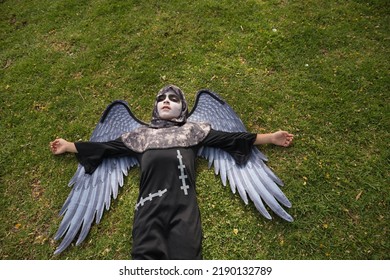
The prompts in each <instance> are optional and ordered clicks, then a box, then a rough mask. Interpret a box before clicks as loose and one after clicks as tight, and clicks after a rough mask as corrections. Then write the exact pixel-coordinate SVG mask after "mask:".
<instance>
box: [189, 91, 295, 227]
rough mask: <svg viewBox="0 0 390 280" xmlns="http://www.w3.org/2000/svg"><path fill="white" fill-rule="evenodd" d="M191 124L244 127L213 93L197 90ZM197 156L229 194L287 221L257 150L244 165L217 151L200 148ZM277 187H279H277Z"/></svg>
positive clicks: (278, 193) (275, 183) (276, 181)
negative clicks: (212, 170)
mask: <svg viewBox="0 0 390 280" xmlns="http://www.w3.org/2000/svg"><path fill="white" fill-rule="evenodd" d="M188 120H189V121H192V122H207V123H209V124H211V127H212V128H213V129H214V130H219V131H225V132H245V131H246V129H245V126H244V125H243V123H242V121H241V120H240V118H239V117H238V116H237V115H236V113H235V112H234V111H233V109H232V108H231V107H230V106H229V105H228V104H227V103H226V102H225V101H223V100H222V99H221V98H220V97H219V96H218V95H217V94H215V93H213V92H210V91H208V90H201V91H199V92H198V94H197V98H196V101H195V106H194V108H193V109H192V111H191V113H190V116H189V118H188ZM198 155H199V156H202V157H205V158H206V159H207V160H208V162H209V167H211V165H212V164H214V170H215V174H219V175H220V177H221V180H222V183H223V185H224V186H226V183H227V181H228V182H229V185H230V188H231V190H232V192H233V193H236V190H238V193H239V194H240V196H241V198H242V199H243V201H244V202H245V203H246V204H247V203H248V196H249V198H250V199H251V200H252V201H253V203H254V205H255V206H256V208H257V210H258V211H259V212H260V213H261V214H262V215H263V216H264V217H266V218H268V219H272V217H271V215H270V214H269V213H268V211H267V209H266V207H265V205H264V203H265V204H266V205H268V207H269V208H270V209H272V210H273V211H274V212H275V213H276V214H277V215H278V216H280V217H282V218H283V219H285V220H287V221H289V222H291V221H293V218H292V217H291V216H290V215H289V214H288V213H287V212H286V211H285V210H284V209H283V207H282V205H283V206H285V207H291V203H290V201H289V200H288V199H287V197H286V196H285V195H284V194H283V192H282V191H281V189H280V188H279V186H283V182H282V181H281V180H280V179H279V178H278V177H277V176H276V175H275V174H274V173H273V172H272V171H271V170H270V169H269V167H268V166H267V165H266V164H265V162H266V161H267V158H266V156H265V155H264V154H263V153H262V152H260V151H259V150H258V149H257V147H255V146H254V147H253V149H252V152H251V156H250V158H249V160H248V162H247V163H246V164H244V165H237V164H236V163H235V161H234V159H233V157H232V156H231V155H230V154H228V153H227V152H225V151H223V150H222V149H219V148H212V147H207V146H204V147H202V148H201V149H200V150H199V154H198ZM278 185H279V186H278Z"/></svg>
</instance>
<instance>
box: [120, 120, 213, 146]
mask: <svg viewBox="0 0 390 280" xmlns="http://www.w3.org/2000/svg"><path fill="white" fill-rule="evenodd" d="M210 129H211V126H210V125H209V124H206V123H192V122H187V123H185V124H183V125H182V126H171V127H165V128H159V129H155V128H151V127H148V126H142V127H139V128H137V129H135V130H133V131H131V132H128V133H125V134H123V135H122V136H121V138H122V141H123V143H124V144H125V145H126V146H127V147H128V148H129V149H131V150H132V151H134V152H137V153H143V152H145V151H146V150H150V149H168V148H175V147H192V146H195V145H198V144H199V143H200V142H202V141H203V140H204V139H205V138H206V136H207V135H208V134H209V132H210Z"/></svg>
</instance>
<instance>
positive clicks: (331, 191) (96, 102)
mask: <svg viewBox="0 0 390 280" xmlns="http://www.w3.org/2000/svg"><path fill="white" fill-rule="evenodd" d="M389 15H390V4H389V1H387V0H364V1H363V0H354V1H352V0H351V1H348V0H346V1H337V0H329V1H317V0H307V1H303V0H300V1H298V0H297V1H289V0H279V1H277V0H274V1H261V0H252V1H226V0H225V1H220V0H218V1H211V0H200V1H137V0H133V1H99V0H92V1H83V0H73V1H72V0H68V1H65V0H63V1H50V0H36V1H33V0H31V1H18V0H15V1H11V0H3V1H0V140H1V145H2V147H1V150H0V188H1V197H0V203H1V208H0V213H1V214H0V222H1V224H0V225H1V226H0V242H1V243H0V256H1V259H127V258H130V250H131V229H132V221H133V209H134V204H135V201H136V198H137V194H138V190H137V187H138V179H139V177H138V170H137V169H134V170H132V171H131V172H130V176H129V177H128V178H127V180H126V182H125V186H124V187H123V189H122V190H121V192H120V196H119V198H118V199H117V200H116V201H115V202H114V203H113V204H112V207H111V210H110V211H109V212H106V213H105V215H104V218H103V221H102V222H101V223H100V224H99V225H95V226H93V228H92V229H91V232H90V234H89V235H88V237H87V239H86V241H84V243H83V244H82V245H81V246H79V247H76V246H71V247H69V248H68V249H67V250H66V251H65V252H64V253H63V254H61V255H59V256H53V252H54V250H55V247H56V246H57V245H58V243H57V242H56V241H54V240H53V236H54V234H55V232H56V230H57V228H58V226H59V223H60V221H61V218H60V217H58V212H59V210H60V209H61V206H62V204H63V202H64V201H65V199H66V197H67V195H68V193H69V191H70V189H69V188H68V187H67V183H68V181H69V179H70V178H71V176H72V175H73V173H74V171H75V170H76V166H77V162H76V160H75V158H74V156H72V155H66V156H62V157H54V156H52V155H51V153H50V151H49V145H48V143H49V142H50V141H51V140H53V139H54V138H55V137H57V136H61V137H63V138H66V139H68V140H74V141H75V140H80V139H82V140H88V139H89V137H90V135H91V132H92V130H93V128H94V127H95V124H96V123H97V121H98V119H99V118H100V115H101V113H102V112H103V110H104V109H105V107H106V105H108V104H109V103H110V102H111V101H113V100H116V99H125V100H127V101H128V102H129V104H130V106H131V109H132V110H133V112H134V113H135V114H136V115H137V116H138V117H139V118H140V119H143V120H145V121H149V119H150V116H151V108H152V105H153V101H154V97H155V94H156V93H157V91H158V90H159V89H160V88H162V87H163V86H164V85H166V84H170V83H172V84H176V85H178V86H179V87H181V88H182V89H183V90H184V91H185V92H186V96H187V99H188V101H189V103H190V106H191V107H192V105H193V104H194V99H195V93H196V92H197V91H198V90H199V89H201V88H209V89H211V90H213V91H215V92H217V93H219V94H220V95H221V96H222V97H223V98H224V99H225V100H226V101H227V102H228V103H229V104H230V105H231V106H232V107H233V108H234V109H235V110H236V112H237V113H238V114H239V116H240V117H241V118H242V120H243V122H244V123H245V125H246V126H247V129H248V130H249V131H253V132H260V133H262V132H269V131H274V130H278V129H285V130H288V131H290V132H292V133H294V134H295V144H294V145H293V146H292V147H291V148H288V149H283V148H279V147H273V146H264V147H261V150H262V151H263V152H264V153H265V154H266V155H267V156H268V157H269V159H270V160H269V166H270V167H271V168H272V169H273V170H274V171H275V172H276V174H278V175H279V177H281V178H282V180H283V181H284V182H285V185H286V186H285V187H284V188H283V190H284V192H285V194H286V195H287V196H288V197H289V199H290V200H291V202H292V203H293V207H292V208H291V209H290V210H289V213H290V214H291V215H292V216H293V217H294V218H295V221H294V222H293V223H287V222H284V221H282V220H281V219H279V218H277V217H275V218H274V219H273V220H272V221H268V220H266V219H265V218H263V217H262V216H261V215H260V214H258V213H257V211H256V209H255V208H254V206H253V205H252V204H250V205H245V204H244V203H243V202H242V201H241V199H240V198H239V196H238V195H233V194H231V192H230V189H229V188H224V187H222V184H221V182H220V180H219V178H218V177H216V176H215V175H214V174H213V171H212V170H208V169H207V164H206V163H205V161H204V160H201V159H200V160H199V165H198V184H197V187H198V199H199V204H200V208H201V213H202V223H203V230H204V242H203V254H204V258H205V259H325V260H327V259H389V257H390V253H389V252H390V242H389V238H390V237H389V221H390V219H389V210H390V202H389V198H390V182H389V149H390V144H389V139H390V133H389V128H390V109H389V103H390V92H389V85H390V79H389V74H390V73H389V65H390V64H389V57H390V52H389V49H390V44H389V39H390V28H389V27H390V16H389Z"/></svg>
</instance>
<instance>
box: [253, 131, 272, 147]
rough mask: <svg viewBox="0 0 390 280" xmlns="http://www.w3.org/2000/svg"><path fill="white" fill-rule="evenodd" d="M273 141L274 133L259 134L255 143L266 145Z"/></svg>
mask: <svg viewBox="0 0 390 280" xmlns="http://www.w3.org/2000/svg"><path fill="white" fill-rule="evenodd" d="M265 144H273V143H272V133H266V134H257V136H256V140H255V143H254V145H265Z"/></svg>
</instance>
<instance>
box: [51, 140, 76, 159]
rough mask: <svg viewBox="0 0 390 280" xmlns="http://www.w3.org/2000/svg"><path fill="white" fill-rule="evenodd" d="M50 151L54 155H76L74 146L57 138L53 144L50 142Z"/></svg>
mask: <svg viewBox="0 0 390 280" xmlns="http://www.w3.org/2000/svg"><path fill="white" fill-rule="evenodd" d="M50 150H51V152H52V153H53V154H55V155H60V154H63V153H77V149H76V146H75V144H74V143H73V142H68V141H66V140H65V139H62V138H58V139H56V140H54V141H53V142H50Z"/></svg>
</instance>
